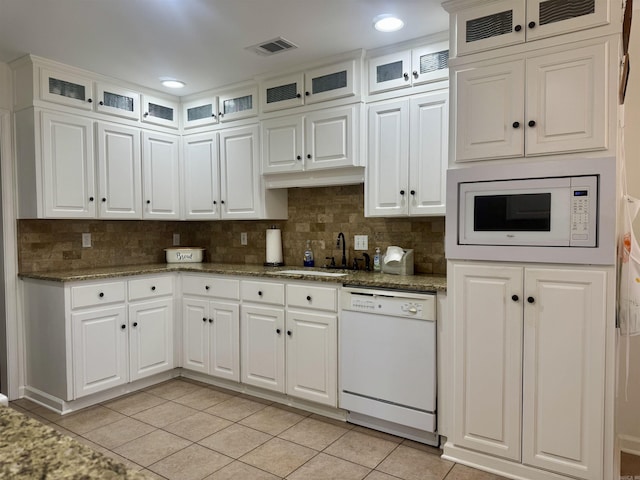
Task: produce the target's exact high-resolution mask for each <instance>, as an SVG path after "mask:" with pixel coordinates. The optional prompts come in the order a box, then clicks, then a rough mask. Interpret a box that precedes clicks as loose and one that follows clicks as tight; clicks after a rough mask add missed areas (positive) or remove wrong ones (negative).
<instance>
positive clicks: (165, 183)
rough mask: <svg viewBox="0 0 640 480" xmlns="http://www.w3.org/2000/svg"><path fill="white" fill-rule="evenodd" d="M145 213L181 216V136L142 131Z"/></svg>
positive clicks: (150, 215)
mask: <svg viewBox="0 0 640 480" xmlns="http://www.w3.org/2000/svg"><path fill="white" fill-rule="evenodd" d="M142 139H143V144H142V165H143V171H142V177H143V185H144V191H143V197H142V198H143V201H144V212H143V217H144V218H149V219H178V218H179V217H180V173H179V149H178V137H176V136H173V135H163V134H161V133H155V132H149V131H146V132H143V134H142Z"/></svg>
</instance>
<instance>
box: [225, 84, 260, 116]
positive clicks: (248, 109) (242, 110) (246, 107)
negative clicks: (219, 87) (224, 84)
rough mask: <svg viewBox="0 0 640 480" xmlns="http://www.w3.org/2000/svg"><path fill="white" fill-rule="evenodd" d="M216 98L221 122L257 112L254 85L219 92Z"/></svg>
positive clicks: (256, 90) (256, 88)
mask: <svg viewBox="0 0 640 480" xmlns="http://www.w3.org/2000/svg"><path fill="white" fill-rule="evenodd" d="M218 98H219V100H218V118H219V119H220V121H221V122H230V121H233V120H238V119H240V118H246V117H252V116H255V115H257V114H258V101H257V99H258V87H257V86H256V85H252V86H250V87H247V88H243V89H234V90H230V91H228V92H223V93H220V96H219V97H218Z"/></svg>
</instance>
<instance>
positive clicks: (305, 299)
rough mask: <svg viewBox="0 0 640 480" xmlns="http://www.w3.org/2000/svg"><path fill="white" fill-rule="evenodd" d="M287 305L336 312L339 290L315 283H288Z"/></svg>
mask: <svg viewBox="0 0 640 480" xmlns="http://www.w3.org/2000/svg"><path fill="white" fill-rule="evenodd" d="M287 306H289V307H298V308H312V309H314V310H326V311H328V312H335V311H336V310H337V309H338V291H337V290H336V289H335V288H331V287H318V286H315V285H287Z"/></svg>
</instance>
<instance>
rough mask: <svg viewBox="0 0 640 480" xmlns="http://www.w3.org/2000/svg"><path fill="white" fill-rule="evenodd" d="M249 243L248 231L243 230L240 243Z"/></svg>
mask: <svg viewBox="0 0 640 480" xmlns="http://www.w3.org/2000/svg"><path fill="white" fill-rule="evenodd" d="M246 244H247V232H242V233H241V234H240V245H246Z"/></svg>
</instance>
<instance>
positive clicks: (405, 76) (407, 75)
mask: <svg viewBox="0 0 640 480" xmlns="http://www.w3.org/2000/svg"><path fill="white" fill-rule="evenodd" d="M402 76H403V77H404V79H405V80H407V81H408V80H409V74H408V73H406V72H405V73H404V74H403V75H402Z"/></svg>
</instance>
